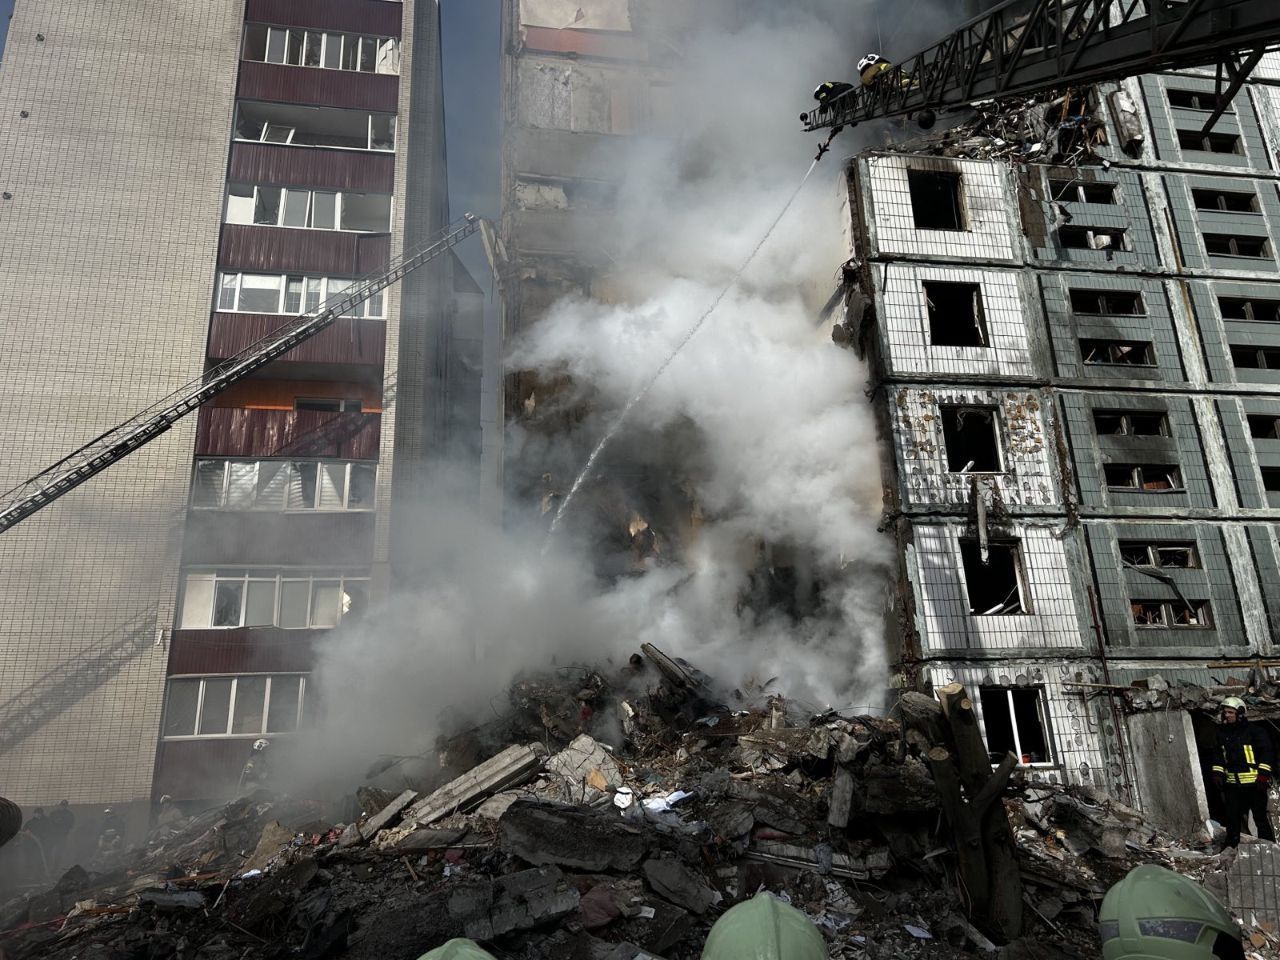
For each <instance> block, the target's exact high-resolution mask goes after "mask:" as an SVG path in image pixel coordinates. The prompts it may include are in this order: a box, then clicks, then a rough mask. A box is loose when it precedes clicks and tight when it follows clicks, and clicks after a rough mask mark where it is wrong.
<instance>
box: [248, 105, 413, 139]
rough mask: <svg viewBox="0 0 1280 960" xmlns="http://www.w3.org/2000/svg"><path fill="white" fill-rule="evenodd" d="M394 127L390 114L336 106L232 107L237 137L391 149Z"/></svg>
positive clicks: (393, 119)
mask: <svg viewBox="0 0 1280 960" xmlns="http://www.w3.org/2000/svg"><path fill="white" fill-rule="evenodd" d="M395 130H396V118H395V115H394V114H383V113H368V112H366V111H362V110H344V109H341V108H339V107H305V106H299V105H296V104H287V103H260V102H253V101H244V102H241V103H240V105H239V107H238V108H237V110H236V124H235V138H236V139H237V140H250V141H261V142H266V143H287V144H294V145H299V146H312V147H341V148H346V149H349V150H383V151H392V150H394V149H395Z"/></svg>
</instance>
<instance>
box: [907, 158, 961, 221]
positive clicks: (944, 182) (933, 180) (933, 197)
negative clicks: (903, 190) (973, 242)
mask: <svg viewBox="0 0 1280 960" xmlns="http://www.w3.org/2000/svg"><path fill="white" fill-rule="evenodd" d="M907 187H908V189H909V190H910V191H911V213H912V216H913V218H914V221H915V226H916V229H917V230H963V229H964V208H963V206H962V204H961V199H960V174H958V173H937V172H935V171H933V170H908V171H907Z"/></svg>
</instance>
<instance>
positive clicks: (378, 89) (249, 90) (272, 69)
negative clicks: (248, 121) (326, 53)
mask: <svg viewBox="0 0 1280 960" xmlns="http://www.w3.org/2000/svg"><path fill="white" fill-rule="evenodd" d="M384 2H386V0H384ZM399 89H400V78H399V77H397V76H395V75H393V74H386V73H359V72H357V71H355V70H324V69H322V68H320V67H293V66H287V65H285V64H281V63H259V62H257V61H255V60H244V61H241V63H240V80H239V82H238V84H237V86H236V95H237V96H239V97H240V98H241V99H244V100H270V101H272V102H274V103H305V104H311V105H314V106H319V107H346V108H348V109H351V110H374V111H379V112H382V113H395V112H396V107H397V105H398V102H399Z"/></svg>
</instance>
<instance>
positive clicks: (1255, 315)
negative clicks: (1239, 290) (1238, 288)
mask: <svg viewBox="0 0 1280 960" xmlns="http://www.w3.org/2000/svg"><path fill="white" fill-rule="evenodd" d="M1218 311H1219V312H1220V313H1221V314H1222V319H1223V320H1262V321H1265V322H1267V323H1280V300H1262V299H1259V298H1257V297H1219V298H1218Z"/></svg>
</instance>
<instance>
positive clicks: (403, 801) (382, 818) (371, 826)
mask: <svg viewBox="0 0 1280 960" xmlns="http://www.w3.org/2000/svg"><path fill="white" fill-rule="evenodd" d="M417 796H418V791H417V790H406V791H404V793H402V794H400V796H398V797H396V798H395V799H394V800H392V801H391V802H390V803H388V804H387V805H386V806H385V807H383V808H382V809H381V810H379V811H378V812H377V813H375V814H374V815H373V816H372V817H370V818H369V819H368V820H366V821H365V822H364V824H362V825H361V827H360V836H361V837H363V838H364V839H365V840H368V839H370V838H371V837H373V835H374V834H376V833H377V832H378V831H379V830H381V829H382V828H383V827H385V826H387V825H389V824H390V823H391V821H393V820H394V819H395V818H396V817H398V816H399V815H400V812H401V811H402V810H404V808H405V807H407V806H409V804H411V803H413V801H414V800H415V799H416V798H417Z"/></svg>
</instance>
